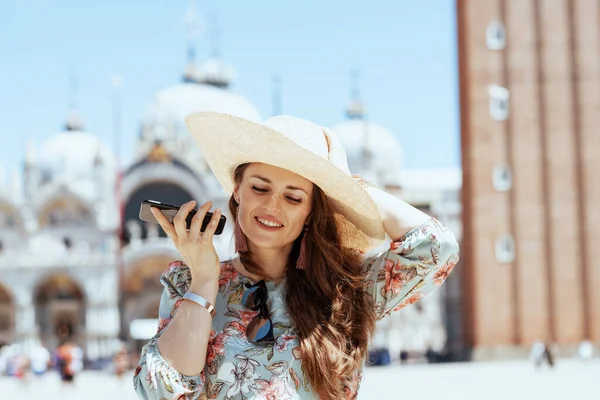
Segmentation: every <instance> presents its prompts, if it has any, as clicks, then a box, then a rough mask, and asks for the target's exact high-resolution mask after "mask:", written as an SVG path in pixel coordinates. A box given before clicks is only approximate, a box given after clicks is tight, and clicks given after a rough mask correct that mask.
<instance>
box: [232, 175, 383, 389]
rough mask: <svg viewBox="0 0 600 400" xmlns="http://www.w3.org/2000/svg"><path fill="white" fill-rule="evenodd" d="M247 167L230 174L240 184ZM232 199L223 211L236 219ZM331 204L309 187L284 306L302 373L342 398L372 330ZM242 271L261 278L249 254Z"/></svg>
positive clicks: (355, 262) (358, 265) (357, 267)
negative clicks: (300, 264)
mask: <svg viewBox="0 0 600 400" xmlns="http://www.w3.org/2000/svg"><path fill="white" fill-rule="evenodd" d="M248 165H249V164H242V165H240V166H239V167H238V168H237V169H236V171H235V174H234V180H235V183H236V184H237V185H239V184H240V183H241V182H242V178H243V176H244V171H245V170H246V168H247V167H248ZM237 209H238V204H237V202H236V201H235V199H234V197H233V195H232V196H231V198H230V199H229V211H230V212H231V215H232V216H233V218H234V221H235V218H236V217H237ZM333 209H334V205H333V203H332V202H331V201H330V200H329V199H328V198H327V196H326V195H325V194H324V193H323V191H322V190H321V189H320V188H319V187H318V186H317V185H314V190H313V196H312V215H311V218H310V219H309V221H308V223H309V230H308V233H307V235H306V243H305V246H306V252H307V253H306V268H305V269H304V270H299V269H297V268H296V261H297V259H298V255H299V252H300V244H301V241H302V235H300V236H299V237H298V238H297V239H296V241H295V242H294V246H293V248H292V251H291V253H290V256H289V259H288V263H287V272H286V275H287V281H288V287H287V299H286V300H287V306H288V310H289V312H290V315H291V316H292V319H293V321H294V324H295V327H296V329H297V331H298V336H299V340H300V350H301V357H302V369H303V371H304V374H305V375H306V376H307V377H308V379H309V382H310V384H311V385H312V387H313V388H314V389H315V390H316V391H317V392H318V393H319V394H320V396H321V397H322V398H326V399H339V398H341V397H343V392H342V389H343V385H342V382H343V381H344V379H345V378H347V377H350V375H351V374H352V373H354V372H355V371H356V370H357V369H358V368H360V367H361V366H362V364H363V362H364V361H365V359H366V357H367V351H368V343H369V340H370V338H371V336H372V334H373V332H374V330H375V321H376V316H375V310H374V307H373V304H372V300H371V299H370V297H369V296H368V295H367V294H366V292H365V291H364V287H363V285H364V278H363V274H362V257H361V255H360V254H359V253H358V252H357V251H355V250H352V249H347V248H343V247H342V246H341V240H340V235H339V233H338V229H337V226H336V223H335V219H334V218H333V215H334V213H333ZM240 261H241V262H242V264H243V265H244V267H245V268H246V270H247V271H249V272H250V273H252V274H255V275H259V276H264V271H263V269H262V267H261V266H259V265H257V264H256V263H254V262H253V261H252V258H251V254H250V252H242V253H240Z"/></svg>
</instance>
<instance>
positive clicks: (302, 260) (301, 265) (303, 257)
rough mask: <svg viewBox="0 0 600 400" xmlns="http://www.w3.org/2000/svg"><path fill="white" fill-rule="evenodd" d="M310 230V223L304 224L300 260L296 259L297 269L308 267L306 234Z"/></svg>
mask: <svg viewBox="0 0 600 400" xmlns="http://www.w3.org/2000/svg"><path fill="white" fill-rule="evenodd" d="M307 232H308V225H304V233H303V234H302V242H301V243H300V254H298V261H296V268H297V269H306V234H307Z"/></svg>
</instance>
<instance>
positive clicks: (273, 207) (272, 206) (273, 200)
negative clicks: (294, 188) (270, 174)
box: [267, 194, 281, 211]
mask: <svg viewBox="0 0 600 400" xmlns="http://www.w3.org/2000/svg"><path fill="white" fill-rule="evenodd" d="M280 206H281V204H280V203H279V199H278V197H277V196H276V195H274V194H272V195H270V196H269V199H268V202H267V210H269V211H279V209H280Z"/></svg>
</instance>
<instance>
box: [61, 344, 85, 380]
mask: <svg viewBox="0 0 600 400" xmlns="http://www.w3.org/2000/svg"><path fill="white" fill-rule="evenodd" d="M56 366H57V368H58V372H59V374H60V379H61V381H62V382H63V383H65V384H71V383H73V381H74V380H75V375H76V374H77V373H78V372H80V371H81V370H82V369H83V351H82V350H81V348H80V347H79V346H77V345H76V344H75V343H73V342H71V341H67V342H65V343H64V344H62V345H61V346H60V347H59V348H58V349H56Z"/></svg>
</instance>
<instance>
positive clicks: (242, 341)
mask: <svg viewBox="0 0 600 400" xmlns="http://www.w3.org/2000/svg"><path fill="white" fill-rule="evenodd" d="M186 123H187V125H188V128H189V130H190V132H191V133H192V135H193V137H194V139H195V140H196V142H197V144H198V146H199V147H200V148H201V150H202V152H203V155H204V159H205V160H206V162H207V163H208V165H209V166H210V167H211V169H212V171H213V173H214V174H215V176H216V178H217V179H218V180H219V182H220V183H221V185H222V186H223V188H224V189H225V190H226V191H227V192H228V193H231V198H230V201H229V209H230V212H231V215H232V216H233V220H234V223H235V245H236V250H237V252H238V254H239V257H237V258H234V259H232V260H229V261H224V262H220V260H219V258H218V256H217V254H216V252H215V249H214V247H213V244H212V238H213V233H214V230H215V228H216V223H217V221H218V219H219V217H220V215H221V211H220V210H219V209H217V210H215V212H214V216H213V218H212V221H211V223H210V224H209V226H208V228H207V229H206V230H205V231H204V232H203V233H201V232H200V224H201V221H202V219H203V217H204V215H205V213H206V212H207V211H208V210H209V209H210V207H211V203H210V202H207V203H205V204H204V205H202V206H201V207H200V208H199V211H198V213H197V214H196V216H195V217H194V219H193V222H192V225H191V228H190V230H189V231H187V230H186V226H185V218H186V216H187V214H188V213H189V211H190V210H192V209H193V208H194V206H195V202H193V201H192V202H190V203H187V204H185V205H184V206H183V207H182V208H181V209H180V211H179V213H178V214H177V216H176V217H175V219H174V221H173V223H172V224H171V223H170V222H168V221H167V219H166V218H164V216H163V215H162V214H161V213H160V211H157V210H154V211H153V213H154V214H155V216H156V218H157V219H158V220H159V221H160V223H161V226H162V227H163V229H164V230H165V231H166V233H167V234H168V235H169V237H170V238H171V239H172V240H173V241H174V243H175V245H176V247H177V249H178V250H179V252H180V253H181V255H182V257H183V259H184V260H185V262H182V261H178V262H174V263H172V264H171V265H170V267H169V269H168V270H167V271H166V272H165V273H164V274H163V276H162V278H161V281H162V284H163V285H164V286H165V290H164V292H163V297H162V299H161V304H160V311H159V314H160V324H159V325H160V326H159V329H158V333H157V334H156V336H155V337H154V338H153V339H151V340H150V342H149V343H148V344H147V345H146V346H145V347H144V350H143V352H142V356H141V359H140V362H139V366H138V368H137V370H136V373H135V377H134V384H135V388H136V390H137V392H138V393H139V395H140V396H141V397H143V398H146V399H163V398H167V399H173V398H183V399H198V398H200V399H315V398H321V399H340V398H344V399H350V398H355V397H356V394H357V391H358V388H359V384H360V381H361V377H362V372H361V371H362V366H363V364H364V361H365V359H366V356H367V345H368V342H369V339H370V336H371V334H372V333H373V331H374V327H375V322H376V321H377V320H378V319H380V318H383V317H384V316H386V315H388V314H389V313H390V312H392V311H397V310H399V309H401V308H402V307H404V306H406V305H408V304H412V303H414V302H415V301H417V300H419V299H420V298H422V297H423V296H424V295H425V294H427V293H428V292H430V291H432V290H433V289H435V288H436V287H438V286H440V285H441V284H442V282H443V281H444V280H445V279H446V277H447V275H448V273H449V272H450V271H451V270H452V268H453V267H454V265H455V263H456V262H457V260H458V246H457V243H456V240H455V239H454V236H453V235H452V233H451V232H450V231H449V230H448V229H447V228H446V227H444V226H443V225H442V224H440V223H439V222H437V221H436V220H434V219H432V218H429V217H428V216H427V215H425V214H423V213H421V212H420V211H418V210H417V209H415V208H413V207H411V206H409V205H408V204H406V203H404V202H403V201H401V200H399V199H398V198H396V197H394V196H391V195H389V194H387V193H385V192H383V191H380V190H378V189H376V188H373V187H369V185H367V184H365V182H364V181H362V180H360V179H358V178H356V177H352V176H351V175H350V172H349V171H348V167H347V163H346V154H345V152H344V150H343V147H342V146H341V144H340V142H339V141H338V139H337V138H336V137H335V135H333V133H332V132H330V131H329V130H327V129H325V128H321V127H319V126H317V125H315V124H312V123H310V122H308V121H304V120H301V119H297V118H293V117H288V116H279V117H274V118H271V119H270V120H268V121H267V122H266V123H265V124H257V123H253V122H250V121H246V120H243V119H240V118H235V117H232V116H228V115H223V114H217V113H197V114H193V115H191V116H189V117H188V118H187V119H186ZM386 234H387V236H389V237H390V238H391V239H392V242H391V244H390V247H389V250H388V251H386V252H384V253H383V254H380V255H378V256H374V257H365V256H364V254H366V252H368V251H369V250H371V249H373V248H375V247H376V246H378V245H380V244H381V243H382V241H383V239H384V238H385V235H386ZM184 300H188V301H184Z"/></svg>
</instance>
